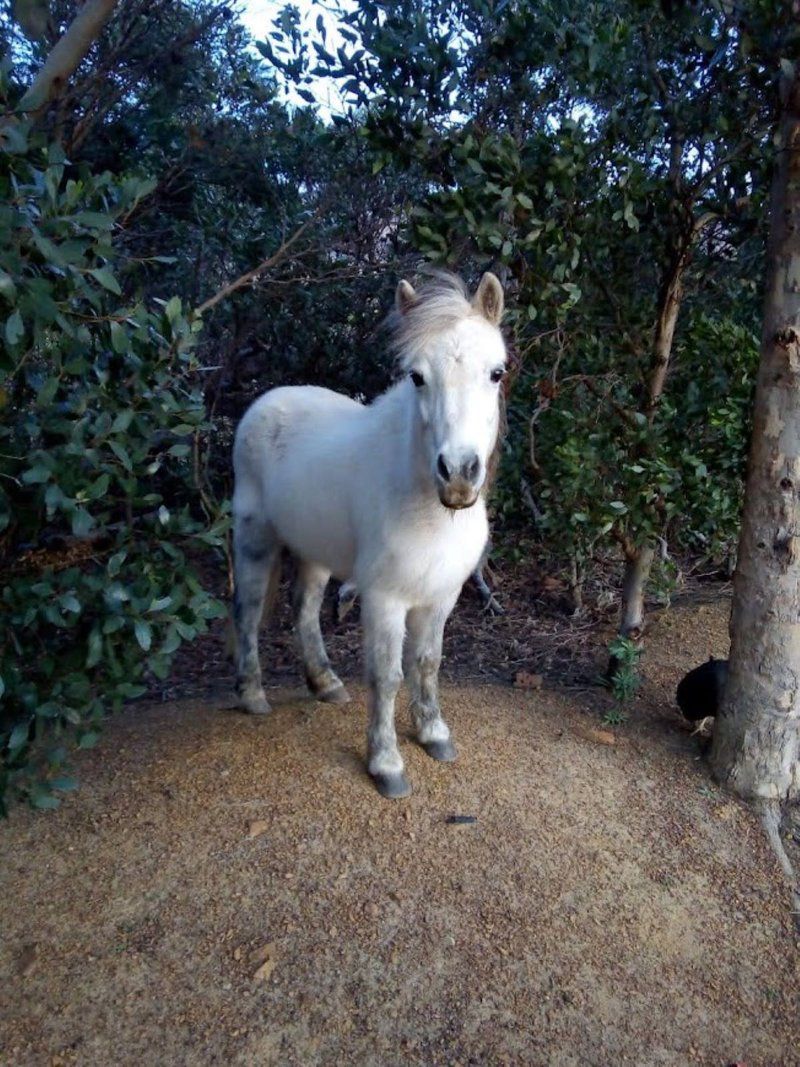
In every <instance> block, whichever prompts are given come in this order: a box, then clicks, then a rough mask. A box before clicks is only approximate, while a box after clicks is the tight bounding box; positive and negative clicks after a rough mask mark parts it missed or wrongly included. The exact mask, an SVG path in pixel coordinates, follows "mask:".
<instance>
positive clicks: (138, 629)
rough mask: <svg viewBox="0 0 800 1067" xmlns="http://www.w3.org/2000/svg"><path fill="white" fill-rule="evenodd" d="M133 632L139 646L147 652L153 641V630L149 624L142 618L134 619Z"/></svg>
mask: <svg viewBox="0 0 800 1067" xmlns="http://www.w3.org/2000/svg"><path fill="white" fill-rule="evenodd" d="M133 632H134V633H135V634H136V640H137V641H138V642H139V647H140V648H141V649H142V651H143V652H149V651H150V646H151V645H152V643H153V631H152V629H151V627H150V624H149V623H147V622H145V621H144V619H136V621H135V622H134V624H133Z"/></svg>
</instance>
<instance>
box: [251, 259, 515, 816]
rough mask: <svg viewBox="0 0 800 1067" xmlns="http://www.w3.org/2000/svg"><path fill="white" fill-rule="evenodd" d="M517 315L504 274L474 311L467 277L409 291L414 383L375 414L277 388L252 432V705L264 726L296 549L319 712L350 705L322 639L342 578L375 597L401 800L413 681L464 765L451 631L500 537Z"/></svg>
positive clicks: (378, 771)
mask: <svg viewBox="0 0 800 1067" xmlns="http://www.w3.org/2000/svg"><path fill="white" fill-rule="evenodd" d="M502 313H503V291H502V288H501V286H500V283H499V281H498V280H497V278H496V277H495V276H494V275H493V274H484V276H483V278H482V279H481V282H480V285H479V286H478V289H477V291H476V293H475V295H474V297H473V298H472V299H471V300H470V299H469V297H468V295H467V292H466V290H465V288H464V286H463V284H462V283H461V281H460V280H459V279H457V278H453V277H451V276H442V277H438V278H436V279H435V280H434V281H432V282H428V283H427V285H425V286H423V287H422V288H421V289H420V291H419V292H415V290H414V289H413V288H412V286H411V285H409V283H408V282H406V281H401V282H400V284H399V286H398V288H397V294H396V309H395V314H394V322H393V331H394V345H395V348H396V351H397V354H398V358H399V365H400V369H401V370H402V371H403V377H402V379H401V380H400V381H398V382H397V383H396V384H395V385H394V386H392V388H390V389H389V390H388V391H387V392H386V393H384V394H383V395H382V396H380V397H379V398H378V399H377V400H376V401H375V402H374V403H372V404H369V405H366V406H365V405H363V404H359V403H357V402H356V401H355V400H350V399H349V398H348V397H345V396H342V395H341V394H339V393H333V392H331V391H329V390H327V389H320V388H317V387H316V386H310V385H307V386H297V387H288V388H279V389H273V390H271V391H270V392H268V393H265V394H264V395H263V396H262V397H260V398H259V399H258V400H256V401H255V403H254V404H253V405H252V406H251V407H250V408H249V410H248V411H247V412H246V414H245V416H244V418H243V419H242V421H241V424H240V425H239V428H238V430H237V433H236V442H235V445H234V457H233V463H234V472H235V479H236V488H235V491H234V496H233V520H234V527H233V544H234V576H235V595H234V626H235V632H236V638H237V647H238V651H237V663H236V667H237V691H238V694H239V698H240V701H241V704H242V706H243V707H244V708H246V710H247V711H249V712H251V713H252V714H256V715H259V714H264V713H266V712H268V711H269V710H270V708H269V704H268V703H267V698H266V696H265V694H264V689H263V687H262V683H261V668H260V665H259V659H258V636H257V631H258V625H259V621H260V618H261V614H262V609H263V605H264V600H265V596H266V594H267V590H268V587H269V586H270V585H271V583H272V584H274V582H275V581H276V575H277V570H278V568H277V563H278V558H279V555H280V551H281V549H282V548H283V547H286V548H288V549H289V550H290V551H291V552H292V553H293V554H294V555H295V556H296V557H297V560H298V581H297V589H296V594H295V603H296V611H297V634H298V637H299V644H300V650H301V653H302V657H303V662H304V665H305V670H306V679H307V681H308V685H309V688H310V689H311V691H312V693H314V694H315V696H316V697H317V699H318V700H324V701H332V702H337V703H341V702H345V701H347V700H348V699H349V697H348V694H347V691H346V690H345V688H344V686H343V685H342V683H341V681H340V680H339V678H338V677H337V676H336V674H335V673H334V672H333V670H332V669H331V665H330V662H329V660H328V657H327V654H326V652H325V646H324V645H323V642H322V633H321V631H320V625H319V611H320V606H321V603H322V598H323V594H324V591H325V586H326V585H327V582H328V579H329V578H330V576H331V575H334V576H335V577H336V578H338V579H339V580H340V581H343V582H347V583H350V586H349V588H352V587H353V586H354V587H355V588H357V589H358V592H359V595H360V596H361V615H362V620H363V627H364V654H365V661H366V677H367V683H368V686H369V731H368V735H367V737H368V769H369V773H370V775H371V776H372V778H373V780H374V782H375V784H376V786H377V788H378V790H379V792H380V793H382V794H383V796H386V797H402V796H407V795H408V793H410V791H411V789H410V786H409V784H408V781H407V780H406V777H405V775H404V773H403V760H402V758H401V756H400V751H399V749H398V747H397V735H396V733H395V727H394V702H395V696H396V694H397V691H398V689H399V687H400V683H401V681H402V679H403V668H404V667H405V676H406V678H407V682H408V685H409V689H410V694H411V712H412V715H413V718H414V722H415V725H416V731H417V738H418V740H419V743H420V744H421V745H422V747H423V748H424V749H425V750H426V752H427V753H428V754H429V755H430V756H432V757H433V758H434V759H438V760H448V761H449V760H453V759H455V756H456V751H455V748H454V746H453V743H452V741H451V740H450V731H449V729H448V727H447V724H446V723H445V721H444V719H443V718H442V714H441V711H440V709H439V698H438V672H439V663H440V660H441V651H442V634H443V630H444V624H445V621H446V619H447V617H448V616H449V614H450V612H451V611H452V609H453V606H454V605H455V602H456V600H457V599H458V595H459V592H460V591H461V586H462V585H463V583H464V581H465V580H466V578H467V577H468V576H469V575H470V574H471V572H472V571H473V570H474V568H475V567H476V565H477V564H478V561H479V560H480V558H481V553H482V552H483V549H484V545H485V544H486V542H487V538H488V533H489V529H488V522H487V518H486V506H485V503H484V499H483V497H484V493H483V492H482V490H483V489H484V487H485V484H486V475H487V465H488V464H489V461H490V457H491V454H492V452H493V450H494V448H495V446H496V443H497V439H498V432H499V412H500V395H499V394H500V384H499V383H500V381H501V379H502V377H503V374H504V371H505V364H506V350H505V345H504V343H503V338H502V336H501V334H500V330H499V328H498V326H499V322H500V318H501V316H502ZM404 643H405V650H404Z"/></svg>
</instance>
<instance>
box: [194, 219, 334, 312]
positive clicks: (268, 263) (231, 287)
mask: <svg viewBox="0 0 800 1067" xmlns="http://www.w3.org/2000/svg"><path fill="white" fill-rule="evenodd" d="M317 215H318V212H315V213H314V215H312V217H311V218H310V219H306V221H305V222H304V223H303V225H302V226H300V227H299V228H298V229H296V230H295V231H294V233H293V234H292V236H291V237H289V238H288V239H287V240H286V241H284V242H283V244H282V245H281V246H280V248H279V249H278V250H277V251H276V252H273V254H272V255H271V256H269V257H268V258H267V259H265V260H263V262H261V263H259V264H258V266H257V267H253V269H252V270H248V271H246V272H245V273H244V274H240V275H239V277H238V278H236V279H235V280H234V281H232V282H229V283H228V285H224V286H223V287H222V288H221V289H220V290H219V291H218V292H216V293H214V295H213V296H210V297H209V298H208V300H204V301H203V303H202V304H200V306H199V307H196V308H195V309H194V310H195V315H202V314H203V312H205V311H208V310H210V309H211V308H213V307H216V305H217V304H219V302H220V301H221V300H224V299H225V297H227V296H230V295H231V293H235V292H236V290H237V289H241V288H243V287H244V286H245V285H249V284H250V282H254V281H255V280H256V279H257V278H258V277H259V276H260V275H262V274H263V273H264V271H266V270H269V269H270V267H274V266H275V265H276V264H277V263H280V262H281V260H283V259H285V258H286V256H287V254H288V252H289V249H290V248H292V246H293V245H295V244H296V243H297V241H298V240H299V239H300V237H301V236H302V235H303V234H304V233H305V231H306V230H307V229H308V228H309V226H310V225H311V224H312V222H314V221H315V220H316V218H317Z"/></svg>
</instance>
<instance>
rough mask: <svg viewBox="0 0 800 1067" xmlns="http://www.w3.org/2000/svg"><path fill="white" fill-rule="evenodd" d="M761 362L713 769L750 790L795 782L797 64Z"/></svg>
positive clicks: (784, 112) (784, 93)
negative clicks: (727, 667) (726, 673)
mask: <svg viewBox="0 0 800 1067" xmlns="http://www.w3.org/2000/svg"><path fill="white" fill-rule="evenodd" d="M777 143H778V157H777V162H776V167H775V173H774V177H773V184H772V206H771V217H770V236H769V245H768V251H767V286H766V294H765V300H764V326H763V333H762V338H761V365H760V368H759V374H758V381H757V383H756V398H755V412H754V423H753V438H752V443H751V447H750V464H749V470H748V476H747V486H746V489H745V503H744V515H743V519H742V531H741V535H740V539H739V554H738V562H737V567H736V574H735V576H734V589H733V608H732V612H731V638H732V642H733V643H732V647H731V655H730V671H729V676H728V686H727V690H726V694H725V698H724V700H723V704H722V708H721V710H720V714H719V715H718V716H717V722H716V725H715V729H714V744H713V748H712V752H711V763H712V768H713V770H714V773H715V775H716V776H717V777H718V778H719V779H720V780H721V781H723V782H725V783H727V784H728V785H730V786H731V787H732V788H733V789H734V790H735V791H736V792H737V793H739V794H740V795H741V796H743V797H747V798H749V799H760V800H772V801H780V800H784V799H786V798H788V797H791V796H793V795H795V794H797V793H798V792H800V765H799V764H798V760H799V759H800V75H795V74H794V73H792V74H786V73H784V74H783V75H782V77H781V112H780V118H779V126H778V138H777Z"/></svg>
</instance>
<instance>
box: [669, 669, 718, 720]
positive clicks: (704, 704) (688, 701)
mask: <svg viewBox="0 0 800 1067" xmlns="http://www.w3.org/2000/svg"><path fill="white" fill-rule="evenodd" d="M727 681H728V661H727V660H726V659H714V657H713V656H712V657H711V659H709V661H708V663H703V664H701V666H699V667H695V668H694V670H691V671H689V673H688V674H687V675H685V676H684V677H683V678H681V680H680V682H679V683H678V689H677V692H676V694H675V695H676V699H677V701H678V707H679V708H680V709H681V711H682V712H683V714H684V716H685V717H686V718H687V719H689V720H690V721H691V722H699V720H700V719H706V718H708V717H709V716H711V715H716V714H717V712H718V711H719V706H720V704H721V703H722V696H723V693H724V692H725V685H726V683H727Z"/></svg>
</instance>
